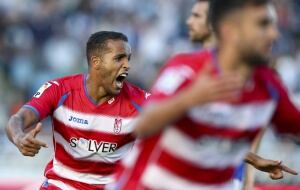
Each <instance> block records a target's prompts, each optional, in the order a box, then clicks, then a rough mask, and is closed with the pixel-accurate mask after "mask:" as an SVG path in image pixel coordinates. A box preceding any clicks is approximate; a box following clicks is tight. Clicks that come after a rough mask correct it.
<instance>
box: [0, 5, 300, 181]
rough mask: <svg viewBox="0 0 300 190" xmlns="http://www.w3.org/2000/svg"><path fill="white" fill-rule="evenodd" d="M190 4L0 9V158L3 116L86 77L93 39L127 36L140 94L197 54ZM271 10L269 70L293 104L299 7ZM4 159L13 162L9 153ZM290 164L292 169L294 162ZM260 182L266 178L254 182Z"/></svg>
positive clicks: (297, 88)
mask: <svg viewBox="0 0 300 190" xmlns="http://www.w3.org/2000/svg"><path fill="white" fill-rule="evenodd" d="M193 3H194V1H193V0H151V1H149V0H72V1H69V0H25V1H24V0H4V1H0V17H1V19H0V28H1V30H0V89H1V90H0V97H1V101H0V154H2V152H1V150H2V151H3V150H4V149H5V145H6V144H7V143H8V141H7V139H6V138H5V137H4V126H5V123H6V122H7V119H8V116H9V115H11V114H12V113H14V112H15V111H16V110H17V109H18V108H19V107H20V106H21V105H22V104H23V103H24V102H26V101H27V100H28V99H29V98H30V97H31V96H32V95H33V94H34V92H35V91H36V90H37V89H38V88H39V86H40V85H41V84H43V83H44V82H45V81H47V80H49V79H53V78H57V77H61V76H63V75H67V74H72V73H79V72H86V69H87V64H86V58H85V43H86V41H87V39H88V37H89V35H90V34H91V33H93V32H96V31H100V30H115V31H120V32H123V33H124V34H126V35H127V36H128V38H129V42H130V44H131V46H132V49H133V59H132V61H131V64H132V68H131V72H130V80H131V81H132V82H133V83H135V84H137V85H139V86H141V87H144V88H146V89H148V88H149V87H150V85H151V83H152V81H153V79H154V78H155V76H156V73H157V70H158V69H159V68H160V67H161V66H162V65H163V63H164V62H165V60H166V59H167V58H168V57H169V56H170V55H172V54H173V53H175V52H181V51H190V50H196V49H198V48H200V46H198V45H194V44H191V43H190V42H189V41H188V37H187V27H186V26H185V19H186V18H187V17H188V15H189V13H190V8H191V6H192V4H193ZM275 4H276V8H277V13H278V25H279V30H280V34H281V35H280V39H279V40H278V41H277V42H276V44H275V47H274V55H275V56H274V57H275V58H276V59H275V60H274V64H273V65H274V66H275V68H277V70H278V72H279V74H280V75H281V76H282V78H283V81H284V82H285V83H286V84H287V86H288V88H289V90H290V92H291V95H293V96H294V97H296V98H295V101H296V102H299V99H300V98H297V93H299V92H300V73H299V71H300V19H299V18H300V1H299V0H275ZM271 140H272V137H270V138H267V137H266V138H265V141H266V144H267V145H268V146H266V147H269V146H272V143H271V142H272V141H271ZM268 143H269V144H268ZM283 143H285V142H283ZM285 144H286V145H285V146H284V147H289V146H290V147H293V148H290V149H291V150H290V149H289V148H285V150H286V151H295V150H296V149H298V151H299V154H300V150H299V148H298V146H295V145H290V144H289V143H285ZM262 147H264V146H262ZM265 149H266V151H270V152H272V151H271V149H269V148H265ZM275 149H276V147H275ZM9 151H10V150H9ZM262 151H264V149H262ZM10 152H16V154H17V150H16V149H14V150H13V151H10ZM275 152H276V151H275ZM264 153H265V152H264ZM266 155H269V154H266ZM270 155H273V154H272V153H270ZM18 156H19V157H20V155H19V154H18ZM18 156H17V157H18ZM283 159H285V158H283ZM294 160H297V159H294ZM0 162H1V157H0ZM298 162H299V163H298ZM290 163H291V164H293V166H295V167H298V169H300V159H298V161H290ZM0 166H1V165H0ZM261 179H263V180H261ZM264 180H267V178H259V179H258V181H260V182H264ZM297 181H298V183H299V181H300V180H299V178H297V180H296V178H293V179H291V180H289V178H288V179H287V182H291V183H297ZM268 182H269V181H268Z"/></svg>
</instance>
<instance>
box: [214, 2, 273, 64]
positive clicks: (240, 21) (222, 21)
mask: <svg viewBox="0 0 300 190" xmlns="http://www.w3.org/2000/svg"><path fill="white" fill-rule="evenodd" d="M209 17H210V22H211V25H212V27H213V30H214V32H215V33H216V36H217V38H218V41H219V46H220V47H222V46H223V47H224V46H227V48H228V47H229V48H231V49H233V50H234V51H236V53H237V54H238V55H239V56H240V57H241V59H242V60H243V61H245V62H246V63H247V64H250V65H258V64H265V63H267V61H268V58H269V55H270V52H271V51H270V50H271V47H272V44H273V42H274V40H275V39H276V38H277V36H278V31H277V27H276V22H275V21H276V19H275V17H276V16H275V11H274V8H273V7H272V5H271V4H270V3H269V1H268V0H212V1H211V2H210V13H209Z"/></svg>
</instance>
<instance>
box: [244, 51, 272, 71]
mask: <svg viewBox="0 0 300 190" xmlns="http://www.w3.org/2000/svg"><path fill="white" fill-rule="evenodd" d="M270 58H271V56H270V55H262V54H261V53H257V52H255V51H251V50H250V51H249V50H248V51H246V53H245V54H244V56H243V60H244V61H245V62H246V64H247V65H249V66H250V67H258V66H265V65H269V62H270Z"/></svg>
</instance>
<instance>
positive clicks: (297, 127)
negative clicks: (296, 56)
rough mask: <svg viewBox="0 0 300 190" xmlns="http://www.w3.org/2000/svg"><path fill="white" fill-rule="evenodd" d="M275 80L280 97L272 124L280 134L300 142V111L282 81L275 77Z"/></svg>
mask: <svg viewBox="0 0 300 190" xmlns="http://www.w3.org/2000/svg"><path fill="white" fill-rule="evenodd" d="M273 80H274V83H275V84H276V87H277V89H278V95H279V97H278V103H277V107H276V110H275V114H274V115H273V118H272V124H274V127H275V129H276V131H277V132H278V133H280V134H283V135H289V137H290V138H291V139H293V140H297V141H300V111H299V109H298V108H297V107H296V106H295V105H294V104H293V103H292V101H291V99H290V97H289V95H288V93H287V90H286V89H285V87H284V86H283V84H282V83H281V81H280V79H279V78H278V77H274V78H273Z"/></svg>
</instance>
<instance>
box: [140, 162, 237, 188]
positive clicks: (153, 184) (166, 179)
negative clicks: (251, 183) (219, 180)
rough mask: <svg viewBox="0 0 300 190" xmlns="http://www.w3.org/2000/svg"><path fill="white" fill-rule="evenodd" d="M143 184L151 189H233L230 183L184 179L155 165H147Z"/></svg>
mask: <svg viewBox="0 0 300 190" xmlns="http://www.w3.org/2000/svg"><path fill="white" fill-rule="evenodd" d="M141 180H142V184H143V186H145V187H147V188H150V189H153V190H161V189H172V190H183V189H189V190H233V186H232V183H226V184H221V185H205V184H200V183H195V182H192V181H188V180H185V179H183V178H180V177H179V176H176V175H174V174H172V173H170V172H168V171H167V170H164V169H163V168H161V167H158V166H156V165H149V166H148V168H147V169H146V171H145V172H144V174H143V176H142V179H141Z"/></svg>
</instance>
